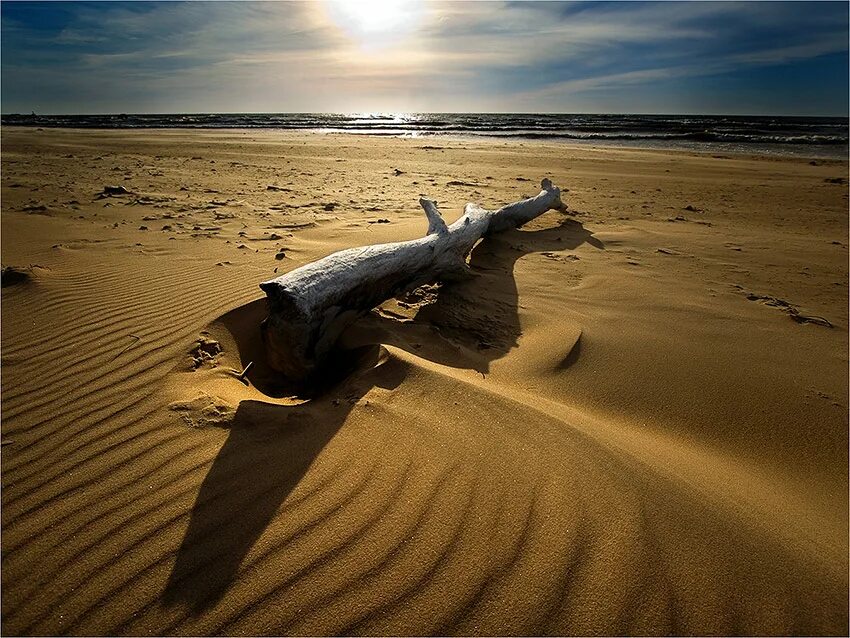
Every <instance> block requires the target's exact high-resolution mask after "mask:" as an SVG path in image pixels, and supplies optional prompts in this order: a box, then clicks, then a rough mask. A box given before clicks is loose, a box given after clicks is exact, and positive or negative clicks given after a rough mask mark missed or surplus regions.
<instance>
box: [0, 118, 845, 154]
mask: <svg viewBox="0 0 850 638" xmlns="http://www.w3.org/2000/svg"><path fill="white" fill-rule="evenodd" d="M2 129H3V130H10V131H12V130H21V131H26V130H36V131H37V130H45V131H69V132H73V133H77V134H86V133H92V132H94V133H99V134H106V133H115V134H119V133H121V132H127V133H131V132H135V133H139V134H144V133H145V132H152V133H168V132H174V133H182V134H186V135H189V134H192V133H198V134H210V135H215V134H217V133H233V134H242V135H257V136H262V135H263V134H264V133H266V134H269V135H275V136H277V137H279V138H280V139H282V140H286V139H287V138H298V137H299V136H332V137H341V138H347V137H350V138H354V139H358V138H366V139H368V138H374V139H396V140H404V141H421V142H430V141H433V142H441V141H442V142H460V143H482V144H494V145H498V144H501V145H511V144H516V145H517V146H525V145H539V146H541V147H545V148H560V149H564V148H566V149H570V148H575V149H589V150H594V149H599V150H612V151H637V152H642V151H648V152H658V153H672V154H679V153H680V154H684V155H694V156H716V155H718V154H731V155H734V156H736V157H735V158H736V159H754V160H757V159H768V160H776V161H782V160H786V159H787V160H792V161H798V160H815V161H824V162H829V163H835V162H838V163H840V162H850V155H848V151H847V149H846V148H845V149H844V152H843V153H839V154H833V153H828V152H827V151H831V150H832V149H834V148H835V146H827V147H824V148H823V149H822V151H823V152H822V153H815V154H807V153H806V152H805V151H806V150H810V151H811V148H810V147H809V146H808V145H801V147H800V148H799V149H798V148H796V147H787V149H786V152H780V151H775V150H774V149H773V148H771V147H770V146H765V147H764V148H763V149H762V150H756V149H749V148H728V147H726V146H723V145H722V143H716V144H717V146H716V147H714V146H711V145H713V144H714V143H704V144H705V145H706V147H705V148H698V147H690V146H687V145H686V144H684V143H683V144H681V145H677V144H671V145H669V146H666V145H663V144H662V143H660V142H659V144H657V145H656V144H654V143H645V144H641V143H634V144H628V143H624V142H623V141H622V140H617V141H611V142H605V141H602V140H587V141H583V140H578V139H556V138H552V139H549V138H546V139H542V138H524V137H506V136H498V135H484V134H481V135H463V134H390V133H387V134H383V133H371V132H369V133H352V132H350V131H325V130H321V129H293V128H274V127H179V126H169V127H159V128H157V127H82V128H79V127H78V128H75V127H69V126H53V127H51V126H29V125H25V126H23V125H4V126H3V127H2ZM426 145H427V144H426ZM777 146H779V145H777ZM783 148H786V147H783ZM719 159H724V158H722V157H721V158H719Z"/></svg>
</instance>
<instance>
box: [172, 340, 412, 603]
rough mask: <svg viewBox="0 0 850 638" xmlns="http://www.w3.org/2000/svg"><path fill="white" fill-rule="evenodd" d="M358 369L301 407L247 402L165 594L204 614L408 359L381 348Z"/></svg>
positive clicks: (365, 355)
mask: <svg viewBox="0 0 850 638" xmlns="http://www.w3.org/2000/svg"><path fill="white" fill-rule="evenodd" d="M353 359H354V360H355V366H354V367H355V371H354V372H353V373H351V374H349V376H348V377H347V378H345V379H343V380H342V381H340V382H338V383H336V384H334V385H333V387H331V388H329V389H327V390H326V392H325V393H324V394H323V395H322V396H319V397H316V398H314V399H312V400H310V401H306V402H304V403H302V404H299V405H279V404H275V403H267V402H265V401H256V400H245V401H241V402H240V403H239V406H238V408H237V410H236V414H235V416H234V418H233V420H232V422H231V423H230V426H229V432H228V436H227V440H226V441H225V443H224V445H223V446H222V448H221V450H220V451H219V452H218V454H217V456H216V458H215V460H214V461H213V463H212V467H211V468H210V470H209V472H208V473H207V475H206V477H205V478H204V481H203V483H202V484H201V488H200V491H199V493H198V496H197V498H196V500H195V504H194V506H193V508H192V512H191V515H190V519H189V527H188V529H187V531H186V535H185V536H184V538H183V541H182V543H181V545H180V548H179V549H178V551H177V558H176V562H175V564H174V567H173V569H172V571H171V574H170V576H169V579H168V582H167V584H166V587H165V591H164V593H163V601H164V602H165V603H166V604H168V605H175V604H179V603H182V604H185V605H187V606H188V607H189V608H190V609H191V611H192V612H193V613H201V612H203V611H204V610H205V609H207V608H209V607H210V606H212V605H213V604H215V603H216V602H217V601H218V600H219V599H220V598H221V597H222V596H223V595H224V593H225V592H226V591H227V589H228V588H229V587H230V585H231V584H232V582H233V580H234V579H235V578H236V574H237V572H238V571H239V568H240V566H241V565H242V563H243V561H244V559H245V557H246V556H247V555H248V552H249V551H250V550H251V548H252V547H253V546H254V544H255V542H256V541H257V539H258V538H259V537H260V535H261V534H262V533H263V532H264V531H265V530H266V528H267V527H268V525H269V524H270V523H271V521H272V520H273V518H274V517H275V514H276V513H277V511H278V510H279V509H280V507H281V505H282V504H283V503H284V502H285V501H286V499H287V498H288V497H289V495H290V494H291V493H292V491H293V490H294V489H295V487H296V486H297V485H298V484H299V483H300V481H301V479H302V478H303V477H304V475H305V474H306V473H307V471H308V469H309V468H310V466H311V465H312V463H313V461H314V460H315V459H316V457H317V456H318V455H319V453H320V452H321V451H322V449H323V448H324V447H325V445H326V444H327V443H328V441H330V440H331V438H333V436H334V435H335V434H336V432H337V431H338V430H339V428H340V427H341V426H342V424H343V423H344V422H345V420H346V418H347V417H348V415H349V413H350V412H351V410H352V409H353V407H354V406H355V405H356V404H357V401H358V400H359V399H360V398H361V397H362V396H363V395H365V394H366V393H367V392H368V391H369V390H370V389H372V388H373V387H375V386H379V387H383V388H388V389H392V388H395V387H397V386H398V385H399V384H400V383H401V382H402V380H403V379H404V376H405V371H406V368H405V366H404V364H403V363H402V362H401V361H399V360H397V359H392V358H388V357H387V354H386V350H384V349H382V348H380V347H379V346H374V347H371V348H363V349H361V350H360V351H359V352H357V353H356V356H353Z"/></svg>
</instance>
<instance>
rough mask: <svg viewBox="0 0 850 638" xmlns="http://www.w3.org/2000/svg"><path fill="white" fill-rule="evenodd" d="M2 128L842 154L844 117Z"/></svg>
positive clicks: (397, 119)
mask: <svg viewBox="0 0 850 638" xmlns="http://www.w3.org/2000/svg"><path fill="white" fill-rule="evenodd" d="M2 123H3V125H9V126H40V127H70V128H263V129H286V130H306V131H316V132H321V133H336V132H344V133H354V134H360V135H395V136H410V137H437V136H461V137H470V136H476V137H477V136H484V137H491V138H492V137H495V138H510V139H542V140H549V141H555V142H557V141H563V142H572V143H586V144H595V145H603V144H605V145H615V146H642V147H651V148H682V149H690V150H702V151H714V152H716V151H729V152H750V153H769V154H782V155H788V154H791V155H802V156H813V157H844V158H846V157H847V155H848V118H835V117H772V116H719V115H718V116H714V115H711V116H708V115H700V116H695V115H593V114H573V115H567V114H526V113H391V114H390V113H352V114H332V113H264V114H256V113H255V114H246V113H215V114H213V113H202V114H169V115H126V114H121V115H36V114H30V115H17V114H11V115H3V116H2Z"/></svg>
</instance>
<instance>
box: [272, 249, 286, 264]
mask: <svg viewBox="0 0 850 638" xmlns="http://www.w3.org/2000/svg"><path fill="white" fill-rule="evenodd" d="M284 257H286V251H283V250H281V251H279V252H278V253H277V254H276V255H275V256H274V258H275V259H277V260H278V261H280V260H281V259H283V258H284Z"/></svg>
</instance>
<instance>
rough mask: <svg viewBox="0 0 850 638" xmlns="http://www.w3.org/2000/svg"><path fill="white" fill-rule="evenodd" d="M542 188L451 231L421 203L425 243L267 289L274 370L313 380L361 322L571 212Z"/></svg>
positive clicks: (367, 250) (334, 258)
mask: <svg viewBox="0 0 850 638" xmlns="http://www.w3.org/2000/svg"><path fill="white" fill-rule="evenodd" d="M541 186H542V189H543V190H541V191H540V193H538V194H537V195H536V196H534V197H531V198H529V199H524V200H522V201H518V202H515V203H513V204H508V205H507V206H504V207H502V208H500V209H498V210H495V211H489V210H485V209H484V208H481V207H480V206H478V205H477V204H467V205H466V207H465V208H464V214H463V216H462V217H461V218H460V219H458V220H457V221H456V222H454V223H453V224H451V225H450V226H447V225H446V222H445V221H443V218H442V216H441V215H440V212H439V210H437V206H436V204H435V203H434V202H433V201H431V200H428V199H424V198H423V199H420V200H419V203H420V204H421V206H422V208H423V209H424V210H425V216H426V217H427V218H428V232H427V233H426V235H425V237H422V238H420V239H413V240H411V241H402V242H395V243H391V244H377V245H374V246H364V247H362V248H350V249H348V250H342V251H339V252H336V253H333V254H332V255H328V256H327V257H325V258H323V259H320V260H318V261H315V262H312V263H309V264H306V265H305V266H301V267H300V268H296V269H295V270H293V271H291V272H288V273H286V274H285V275H282V276H280V277H278V278H276V279H272V280H270V281H266V282H263V283H261V284H260V288H262V289H263V292H265V293H266V295H267V296H268V310H269V314H268V317H267V318H266V320H265V321H264V322H263V325H262V332H263V341H264V343H265V347H266V353H267V354H266V356H267V359H268V362H269V365H270V366H271V367H272V368H274V369H275V370H277V371H278V372H281V373H283V374H284V375H285V376H286V377H288V378H289V379H292V380H296V381H303V380H306V379H309V378H310V377H311V376H312V375H314V374H316V373H317V372H318V371H320V370H321V368H322V364H323V363H325V362H326V361H327V358H328V356H329V355H330V354H331V353H332V352H333V350H334V345H335V344H336V341H337V339H338V338H339V336H340V335H341V333H342V332H343V330H345V328H347V327H348V326H349V325H351V324H352V323H353V322H354V321H355V320H356V319H357V318H358V317H360V316H362V315H364V314H366V313H368V312H369V311H370V310H372V309H373V308H375V307H376V306H378V305H380V304H381V303H383V302H384V301H386V300H387V299H391V298H392V297H395V296H398V295H400V294H402V293H404V292H407V291H410V290H413V289H414V288H417V287H418V286H421V285H423V284H426V283H435V282H438V281H450V280H453V279H458V278H462V277H465V276H468V274H469V266H467V263H466V258H467V255H468V254H469V252H470V251H471V250H472V248H473V247H474V246H475V244H476V242H477V241H478V240H479V239H481V238H482V237H484V236H486V235H490V234H493V233H498V232H500V231H504V230H507V229H510V228H517V227H519V226H522V225H523V224H525V223H526V222H529V221H531V220H532V219H534V218H535V217H538V216H539V215H542V214H543V213H545V212H546V211H548V210H551V209H554V210H559V211H566V206H565V205H564V204H563V203H562V202H561V192H560V189H559V188H558V187H557V186H554V185H553V184H552V182H551V181H549V180H548V179H544V180H543V182H542V183H541Z"/></svg>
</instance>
